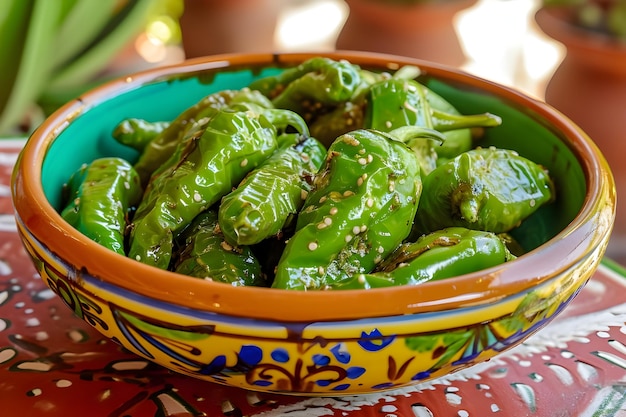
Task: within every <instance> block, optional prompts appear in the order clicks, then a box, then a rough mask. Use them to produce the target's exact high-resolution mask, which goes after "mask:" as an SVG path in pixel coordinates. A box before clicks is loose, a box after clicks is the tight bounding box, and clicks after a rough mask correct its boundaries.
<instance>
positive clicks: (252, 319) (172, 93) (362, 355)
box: [12, 52, 615, 395]
mask: <svg viewBox="0 0 626 417" xmlns="http://www.w3.org/2000/svg"><path fill="white" fill-rule="evenodd" d="M319 55H324V56H329V57H331V58H334V59H342V58H345V59H347V60H349V61H351V62H353V63H356V64H358V65H361V66H362V67H366V68H369V69H376V70H381V71H383V70H394V69H397V68H399V67H400V66H402V65H417V66H419V67H420V68H421V69H422V71H423V74H424V77H423V79H422V80H423V82H424V83H425V84H426V85H427V86H429V87H430V88H432V89H433V90H434V91H436V92H438V93H439V94H441V95H443V96H444V97H446V98H449V99H450V101H451V102H452V103H453V104H454V105H455V106H457V107H458V108H459V110H460V111H461V112H465V111H467V112H469V111H471V112H473V113H476V112H483V111H491V112H493V113H495V114H499V115H501V116H502V118H503V120H504V123H503V125H502V126H501V127H498V128H497V129H493V131H488V132H486V134H485V138H484V140H485V142H484V145H486V146H489V145H494V146H501V147H510V148H514V149H515V150H517V151H518V152H519V153H520V154H523V155H526V156H528V157H529V158H530V159H533V160H535V161H536V162H538V163H541V164H543V165H545V166H546V167H548V168H549V170H550V172H551V173H552V174H553V176H554V178H555V183H556V189H557V190H558V194H557V201H556V202H555V203H554V204H552V205H551V206H550V207H546V208H545V209H544V210H540V211H538V212H537V215H534V216H533V217H532V218H531V219H529V221H527V222H525V223H524V226H523V227H522V228H521V229H520V230H519V231H518V235H517V236H516V238H517V239H519V240H520V241H522V242H523V243H524V245H525V246H526V247H528V248H529V252H528V253H526V254H525V255H523V256H521V257H520V258H518V259H517V260H515V261H512V262H509V263H507V264H506V265H503V266H501V267H495V268H490V269H487V270H484V271H479V272H477V273H473V274H467V275H464V276H461V277H456V278H452V279H448V280H443V281H435V282H429V283H425V284H422V285H418V286H411V287H395V288H388V289H376V290H369V291H358V290H346V291H341V292H339V293H338V292H328V291H306V292H305V291H302V292H300V291H296V292H294V291H288V290H275V289H267V288H241V287H239V288H237V287H231V286H228V285H226V284H220V283H214V282H208V281H204V280H199V279H195V278H190V277H185V276H181V275H177V274H174V273H172V272H168V271H162V270H159V269H157V268H153V267H149V266H147V265H144V264H141V263H139V262H136V261H134V260H132V259H129V258H126V257H124V256H121V255H118V254H116V253H114V252H112V251H109V250H107V249H105V248H103V247H101V246H99V245H98V244H96V243H95V242H92V241H90V240H89V239H88V238H86V237H85V236H83V235H81V234H80V233H78V232H77V231H76V230H74V229H72V228H71V227H69V225H68V224H67V223H65V222H64V221H63V219H62V218H61V217H60V215H59V214H58V212H57V210H58V206H59V194H60V188H61V186H62V184H63V181H65V179H66V178H67V177H68V174H69V173H71V172H72V171H73V170H75V169H76V168H77V167H79V166H80V165H81V164H83V163H85V162H87V161H90V160H93V159H95V158H96V157H99V156H105V155H116V156H121V157H126V158H128V159H131V160H132V159H133V158H135V157H136V154H133V152H131V151H129V150H127V149H124V148H123V147H121V145H118V144H116V143H115V142H114V141H113V140H112V139H111V138H110V132H111V130H112V128H113V126H115V125H116V124H117V123H119V122H120V121H121V120H123V119H125V118H128V117H137V118H145V119H147V120H152V121H157V120H171V119H172V118H174V117H175V116H176V115H177V114H178V113H180V112H181V111H182V110H183V109H185V108H187V107H188V106H190V105H192V104H193V103H195V102H196V101H198V100H199V99H200V98H202V97H203V96H205V95H207V94H209V93H211V92H214V91H217V90H221V89H227V88H242V87H244V86H246V85H247V84H248V83H249V82H251V81H252V80H253V79H255V78H257V77H260V76H263V75H268V74H274V73H276V72H277V71H280V70H281V69H280V68H281V67H282V66H285V65H295V64H297V63H299V62H302V61H304V60H306V59H308V58H310V57H312V56H319ZM12 195H13V200H14V205H15V210H16V222H17V226H18V232H19V234H20V236H21V238H22V240H23V242H24V246H25V247H26V249H27V251H28V253H29V254H30V256H31V257H32V259H33V263H34V265H35V267H36V269H37V271H38V272H39V273H40V275H41V277H42V279H43V280H44V281H45V283H46V284H47V285H48V286H49V287H50V288H51V290H52V291H54V292H55V293H56V294H57V295H58V296H59V297H61V298H62V299H63V300H64V302H65V303H66V304H67V306H68V307H69V308H70V309H72V310H73V311H74V313H75V314H76V315H78V316H79V317H81V318H82V319H84V320H85V321H86V322H87V323H89V324H90V325H91V326H93V327H94V328H96V329H97V330H98V331H100V332H101V333H102V334H103V335H104V336H106V337H108V338H111V339H112V340H114V341H116V342H117V343H119V344H121V345H122V346H124V347H125V348H127V349H129V350H130V351H132V352H135V353H136V354H138V355H140V356H142V357H144V358H147V359H149V360H151V361H154V362H155V363H157V364H160V365H163V366H165V367H167V368H169V369H172V370H173V371H176V372H180V373H183V374H187V375H191V376H193V377H196V378H200V379H205V380H209V381H215V382H218V383H222V384H227V385H232V386H238V387H243V388H247V389H251V390H258V391H268V392H279V393H289V394H297V395H336V394H338V393H342V394H357V393H367V392H373V391H380V390H387V389H392V388H397V387H401V386H405V385H409V384H413V383H416V382H420V381H424V380H427V379H432V378H435V377H438V376H443V375H446V374H449V373H451V372H454V371H456V370H459V369H461V368H464V367H467V366H470V365H473V364H476V363H480V362H483V361H485V360H487V359H489V358H491V357H493V356H495V355H497V354H498V353H499V352H501V351H503V350H506V349H509V348H511V347H513V346H515V345H517V344H519V343H521V342H522V341H523V340H525V339H526V338H527V337H529V336H530V335H531V334H533V333H534V332H536V331H537V330H539V329H540V328H542V327H543V326H544V325H546V324H547V323H548V322H549V321H550V320H551V319H552V318H554V317H555V316H556V315H557V314H558V313H559V312H560V311H561V310H562V309H563V308H565V307H566V306H567V305H568V303H569V302H570V301H571V300H572V299H573V298H574V297H575V295H576V294H577V293H578V291H579V290H580V289H581V288H582V287H583V286H584V284H585V283H586V282H587V280H588V279H589V278H590V277H591V275H592V274H593V272H594V271H595V269H596V268H597V266H598V264H599V262H600V259H601V258H602V256H603V254H604V252H605V250H606V246H607V243H608V239H609V235H610V231H611V229H612V225H613V221H614V217H615V189H614V182H613V178H612V176H611V173H610V171H609V169H608V166H607V164H606V161H605V160H604V158H603V156H602V155H601V154H600V152H599V151H598V149H597V148H596V147H595V145H594V144H593V143H592V142H591V141H590V140H589V139H588V138H587V136H586V135H585V134H584V133H583V132H582V131H581V130H580V129H579V128H578V127H576V126H575V125H574V124H573V123H571V121H569V120H568V119H567V118H566V117H564V116H563V115H562V114H560V113H559V112H557V111H555V110H554V109H552V108H550V107H549V106H547V105H545V104H543V103H540V102H537V101H535V100H532V99H530V98H528V97H525V96H523V95H521V94H519V93H517V92H515V91H513V90H510V89H507V88H505V87H501V86H499V85H496V84H493V83H490V82H487V81H484V80H481V79H478V78H476V77H473V76H470V75H467V74H464V73H462V72H459V71H457V70H452V69H448V68H445V67H440V66H437V65H435V64H430V63H427V62H424V61H419V60H414V59H409V58H401V57H394V56H388V55H376V54H367V53H342V52H336V53H329V54H284V55H270V54H259V55H223V56H214V57H207V58H203V59H196V60H190V61H187V62H185V63H183V64H182V65H179V66H174V67H167V68H162V69H156V70H151V71H147V72H144V73H140V74H136V75H134V76H131V77H128V78H127V79H120V80H117V81H115V82H112V83H109V84H107V85H105V86H103V87H100V88H98V89H96V90H94V91H92V92H90V93H87V94H85V95H84V96H82V97H80V98H79V99H77V100H75V101H73V102H70V103H68V104H67V105H66V106H64V107H63V108H61V109H60V110H59V111H57V112H56V113H55V114H54V115H53V116H52V117H51V118H49V119H48V120H47V121H46V122H44V124H43V125H42V126H41V127H40V128H39V129H38V130H37V131H36V132H35V133H34V134H33V136H32V137H31V139H30V140H29V142H28V144H27V145H26V147H25V149H24V151H23V152H22V153H21V154H20V157H19V160H18V163H17V164H16V168H15V171H14V175H13V180H12Z"/></svg>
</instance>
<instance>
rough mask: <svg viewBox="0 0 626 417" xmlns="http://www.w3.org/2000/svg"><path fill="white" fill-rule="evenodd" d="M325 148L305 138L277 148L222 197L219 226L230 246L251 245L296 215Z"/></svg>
mask: <svg viewBox="0 0 626 417" xmlns="http://www.w3.org/2000/svg"><path fill="white" fill-rule="evenodd" d="M325 155H326V148H325V147H324V146H323V145H322V144H321V143H320V142H319V141H317V139H315V138H312V137H309V138H305V139H304V141H302V142H301V143H298V144H296V145H289V146H285V147H283V148H280V149H278V150H277V151H276V152H275V153H274V154H273V155H272V156H271V157H269V158H268V159H267V160H266V161H265V162H264V163H263V164H262V165H261V166H259V167H258V168H257V169H256V170H254V171H252V172H250V173H249V174H248V175H247V176H246V178H245V179H244V180H243V181H242V182H241V184H239V186H238V187H237V189H236V190H234V191H233V192H231V193H229V194H228V195H226V196H225V197H224V198H222V202H221V204H220V208H219V224H220V228H221V230H222V233H223V234H224V237H225V239H226V241H227V242H228V243H230V244H231V245H253V244H255V243H259V242H261V241H262V240H264V239H266V238H268V237H270V236H274V235H277V234H278V233H280V232H281V231H282V230H283V228H284V227H285V225H286V224H287V223H288V222H289V221H290V220H291V219H292V218H293V217H294V216H295V215H296V214H297V213H298V211H299V210H300V208H301V207H302V205H303V204H304V198H305V197H306V195H307V193H308V192H309V190H310V189H311V186H310V184H309V182H308V181H307V179H310V178H311V177H312V176H313V174H315V173H316V172H317V171H318V170H319V168H320V167H321V165H322V163H323V161H324V156H325Z"/></svg>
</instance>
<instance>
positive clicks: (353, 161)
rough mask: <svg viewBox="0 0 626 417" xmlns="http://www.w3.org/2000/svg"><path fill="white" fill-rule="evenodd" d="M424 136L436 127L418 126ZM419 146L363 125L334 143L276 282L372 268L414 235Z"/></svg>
mask: <svg viewBox="0 0 626 417" xmlns="http://www.w3.org/2000/svg"><path fill="white" fill-rule="evenodd" d="M416 133H417V134H420V135H431V134H432V135H435V136H437V134H436V132H432V131H428V132H427V131H424V129H418V128H416ZM421 188H422V187H421V180H420V167H419V163H418V161H417V159H416V158H415V155H414V154H413V152H412V151H411V150H410V149H409V148H408V147H407V146H406V145H405V144H404V143H402V142H400V141H399V140H397V139H396V138H395V137H394V136H393V132H391V133H383V132H378V131H369V130H356V131H353V132H350V133H347V134H345V135H342V136H340V137H339V138H337V139H336V140H335V141H334V142H333V143H332V145H331V146H330V147H329V149H328V152H327V156H326V161H325V164H324V166H323V167H322V168H321V169H320V171H319V172H318V174H317V175H316V176H315V179H314V183H313V190H312V191H311V193H309V195H308V196H307V199H306V200H305V203H304V207H303V209H302V210H301V211H300V214H299V216H298V220H297V223H296V231H295V234H294V235H293V236H292V237H291V238H290V239H289V241H288V242H287V245H286V247H285V250H284V252H283V254H282V257H281V259H280V261H279V263H278V266H277V268H276V276H275V277H274V282H273V287H275V288H285V289H320V288H324V287H326V286H327V285H330V284H332V283H333V282H337V281H341V280H343V279H346V278H348V277H350V276H352V275H353V274H359V273H368V272H371V270H372V269H373V268H374V266H375V265H376V263H377V262H380V261H381V260H382V259H384V258H385V257H386V256H387V255H388V254H389V253H390V252H391V251H392V250H393V249H395V248H396V247H397V245H398V244H399V243H400V242H401V241H402V240H403V239H404V238H405V237H406V236H407V235H408V233H409V231H410V229H411V223H412V221H413V218H414V215H415V212H416V210H417V204H418V201H419V198H420V192H421Z"/></svg>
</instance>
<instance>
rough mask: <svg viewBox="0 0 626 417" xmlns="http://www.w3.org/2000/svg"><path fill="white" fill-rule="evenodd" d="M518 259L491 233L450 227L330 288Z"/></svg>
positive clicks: (454, 272) (384, 283)
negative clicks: (370, 271) (373, 269)
mask: <svg viewBox="0 0 626 417" xmlns="http://www.w3.org/2000/svg"><path fill="white" fill-rule="evenodd" d="M512 259H515V256H513V255H512V254H511V253H510V252H509V250H508V248H507V246H506V244H505V242H504V241H503V240H502V239H500V237H499V236H498V235H496V234H494V233H491V232H483V231H478V230H471V229H466V228H463V227H450V228H446V229H442V230H438V231H436V232H432V233H430V234H427V235H424V236H421V237H420V238H419V239H417V241H415V242H413V243H403V244H402V245H400V246H399V247H398V248H397V249H396V250H395V251H394V252H393V253H392V254H391V255H390V256H389V257H388V258H387V259H385V261H383V262H382V263H380V264H379V265H378V266H377V267H376V270H375V271H374V272H373V273H371V274H356V275H353V276H352V277H350V278H349V279H346V280H344V281H340V282H337V283H335V284H333V285H331V286H330V288H329V289H369V288H380V287H389V286H396V285H415V284H421V283H423V282H426V281H434V280H440V279H445V278H452V277H455V276H459V275H463V274H469V273H471V272H476V271H480V270H482V269H486V268H490V267H492V266H496V265H500V264H502V263H504V262H508V261H510V260H512Z"/></svg>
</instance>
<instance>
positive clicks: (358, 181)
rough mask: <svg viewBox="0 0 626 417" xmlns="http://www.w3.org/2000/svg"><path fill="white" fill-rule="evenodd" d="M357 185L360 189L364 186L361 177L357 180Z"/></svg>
mask: <svg viewBox="0 0 626 417" xmlns="http://www.w3.org/2000/svg"><path fill="white" fill-rule="evenodd" d="M356 185H358V186H359V187H360V186H361V185H363V177H359V179H358V180H356Z"/></svg>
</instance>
